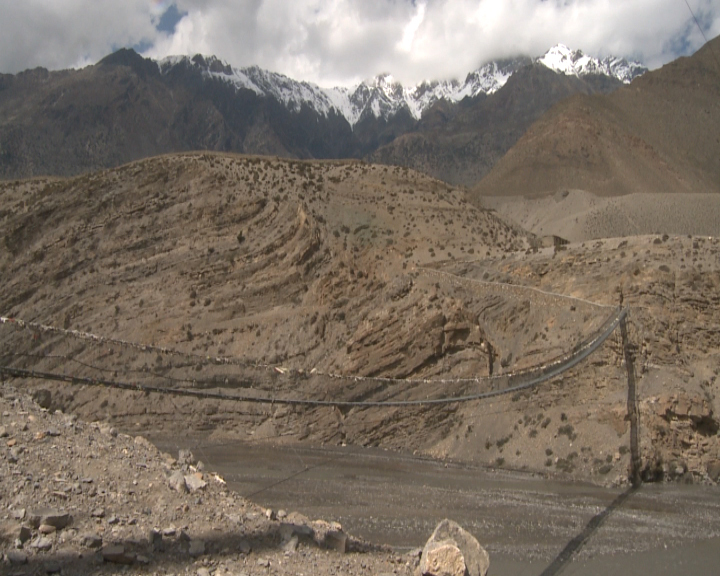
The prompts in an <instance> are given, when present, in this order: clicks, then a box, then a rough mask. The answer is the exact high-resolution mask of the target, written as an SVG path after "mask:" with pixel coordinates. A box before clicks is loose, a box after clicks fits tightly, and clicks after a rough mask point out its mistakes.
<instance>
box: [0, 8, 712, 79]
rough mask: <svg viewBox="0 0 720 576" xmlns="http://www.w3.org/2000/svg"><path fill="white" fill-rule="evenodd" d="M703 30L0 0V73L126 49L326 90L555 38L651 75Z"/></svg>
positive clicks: (575, 17) (640, 21)
mask: <svg viewBox="0 0 720 576" xmlns="http://www.w3.org/2000/svg"><path fill="white" fill-rule="evenodd" d="M691 10H692V12H694V14H695V17H696V18H697V21H698V23H699V26H698V24H696V22H695V19H694V18H693V15H692V14H691ZM701 30H702V32H701ZM703 33H704V35H705V37H707V38H708V39H711V38H714V37H715V36H717V35H718V34H720V0H22V1H18V0H0V73H17V72H19V71H21V70H25V69H28V68H34V67H37V66H42V67H45V68H48V69H51V70H57V69H63V68H76V67H82V66H86V65H89V64H94V63H95V62H97V61H98V60H100V59H101V58H103V57H104V56H106V55H107V54H109V53H111V52H113V51H115V50H117V49H118V48H122V47H132V48H135V49H136V50H137V51H138V52H140V53H141V54H143V55H144V56H147V57H152V58H162V57H165V56H168V55H194V54H197V53H201V54H205V55H215V56H217V57H219V58H220V59H222V60H224V61H226V62H228V63H230V64H231V65H233V66H236V67H243V66H251V65H258V66H260V67H262V68H266V69H268V70H271V71H274V72H280V73H282V74H286V75H288V76H290V77H292V78H295V79H297V80H307V81H310V82H314V83H316V84H319V85H321V86H324V87H331V86H349V85H353V84H355V83H357V82H359V81H361V80H364V79H367V78H371V77H373V76H375V75H377V74H380V73H390V74H392V75H393V76H394V77H395V78H396V79H398V80H400V81H401V82H403V83H405V84H406V85H411V84H416V83H418V82H420V81H422V80H434V79H438V80H440V79H450V78H458V79H462V78H464V77H465V75H466V74H467V73H468V72H470V71H472V70H475V69H477V68H478V67H480V66H481V65H482V64H483V63H485V62H488V61H490V60H493V59H497V58H504V57H511V56H517V55H528V56H540V55H542V54H544V53H545V52H546V51H547V49H548V48H550V47H551V46H554V45H556V44H559V43H562V44H565V45H567V46H569V47H571V48H573V49H581V50H583V52H585V53H586V54H589V55H591V56H595V57H604V56H608V55H615V56H623V57H627V58H628V59H636V60H639V61H640V62H642V63H643V64H645V65H646V66H648V67H649V68H651V69H654V68H658V67H660V66H661V65H663V64H665V63H667V62H669V61H671V60H674V59H675V58H677V57H678V56H683V55H690V54H692V53H693V52H695V51H696V50H697V49H698V48H700V47H701V46H702V45H703V43H704V39H703Z"/></svg>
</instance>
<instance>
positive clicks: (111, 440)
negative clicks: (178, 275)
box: [0, 387, 414, 575]
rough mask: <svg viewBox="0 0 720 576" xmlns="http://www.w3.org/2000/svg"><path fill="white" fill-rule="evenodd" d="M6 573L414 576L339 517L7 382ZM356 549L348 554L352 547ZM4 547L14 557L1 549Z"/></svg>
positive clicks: (0, 482)
mask: <svg viewBox="0 0 720 576" xmlns="http://www.w3.org/2000/svg"><path fill="white" fill-rule="evenodd" d="M0 411H1V412H2V416H0V438H2V441H3V444H8V445H9V448H7V450H5V452H6V454H5V455H4V457H3V458H2V459H1V460H0V472H2V473H1V474H0V498H2V502H3V504H4V506H3V509H4V510H3V515H2V516H1V517H0V556H3V557H2V559H0V562H1V564H0V565H2V570H3V573H4V574H58V573H62V574H76V575H90V574H93V575H94V574H108V575H110V574H119V573H121V574H148V573H162V574H166V573H192V574H199V575H202V574H208V575H209V574H210V571H211V570H212V572H213V573H215V574H267V573H268V571H269V570H271V571H272V573H273V574H298V573H303V572H305V573H312V574H322V575H329V574H337V573H338V570H339V569H340V568H339V567H340V566H341V567H342V568H341V571H342V573H344V574H365V573H367V571H368V570H372V571H373V572H374V573H382V572H393V571H397V573H400V574H410V573H411V572H412V569H413V568H414V563H413V562H412V559H411V558H410V557H405V558H403V557H401V556H399V555H395V554H391V553H389V552H387V551H382V550H380V549H378V548H377V547H372V554H370V553H367V552H369V550H370V549H371V547H370V546H368V545H367V544H365V543H364V542H362V541H358V540H357V539H354V538H352V537H349V536H348V535H347V534H345V533H344V532H343V530H342V527H341V526H340V525H339V524H337V523H335V522H332V523H330V522H325V521H314V522H313V521H310V520H309V519H308V518H305V517H304V516H302V515H301V514H298V513H296V512H292V511H290V512H289V513H288V512H285V511H279V510H275V511H274V510H270V509H265V508H261V507H259V506H256V505H254V504H252V503H250V502H248V501H246V500H245V499H244V498H242V497H240V496H238V495H237V494H235V493H233V492H231V491H230V490H228V489H227V487H226V485H225V481H224V480H223V479H222V478H221V477H220V476H218V475H217V474H214V473H209V472H207V471H206V470H205V468H204V465H203V464H202V462H198V460H197V459H196V458H194V457H193V455H192V454H191V453H190V452H189V451H186V450H183V451H181V453H180V454H176V455H175V456H178V458H175V457H173V456H171V455H170V454H163V453H161V452H159V451H158V450H157V449H156V448H155V447H154V446H153V445H152V444H150V443H149V442H148V441H147V440H146V439H145V438H143V437H141V436H135V437H132V436H128V435H126V434H122V433H118V431H117V430H116V429H115V428H113V427H111V426H109V425H107V424H98V423H91V424H88V423H86V422H83V421H82V420H78V418H77V417H75V416H73V415H65V414H60V413H55V414H51V413H48V411H47V410H41V408H40V407H39V406H38V405H37V404H35V403H34V402H33V401H32V399H31V398H29V397H28V396H26V395H25V394H23V393H21V392H19V391H17V390H13V389H11V388H9V387H3V389H2V390H0ZM345 552H347V554H345ZM3 553H4V554H3Z"/></svg>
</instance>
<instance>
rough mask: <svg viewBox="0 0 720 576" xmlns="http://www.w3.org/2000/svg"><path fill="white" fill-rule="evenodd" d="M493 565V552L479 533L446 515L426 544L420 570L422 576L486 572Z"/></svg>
mask: <svg viewBox="0 0 720 576" xmlns="http://www.w3.org/2000/svg"><path fill="white" fill-rule="evenodd" d="M489 567H490V556H488V553H487V552H486V551H485V549H484V548H483V547H482V546H480V543H479V542H478V541H477V540H476V539H475V537H474V536H473V535H472V534H470V532H468V531H467V530H465V529H463V528H462V527H461V526H460V525H459V524H458V523H457V522H453V521H452V520H447V519H445V520H443V521H442V522H440V524H438V525H437V527H436V528H435V531H434V532H433V533H432V536H430V539H429V540H428V541H427V543H426V544H425V548H423V551H422V556H421V557H420V567H419V572H420V574H422V576H465V575H466V574H467V575H468V576H485V575H486V574H487V571H488V568H489Z"/></svg>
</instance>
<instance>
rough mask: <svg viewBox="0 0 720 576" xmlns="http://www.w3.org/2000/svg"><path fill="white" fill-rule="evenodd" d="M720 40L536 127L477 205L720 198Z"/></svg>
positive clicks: (560, 108)
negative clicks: (571, 196) (582, 196)
mask: <svg viewBox="0 0 720 576" xmlns="http://www.w3.org/2000/svg"><path fill="white" fill-rule="evenodd" d="M718 54H720V37H719V38H715V39H714V40H712V41H711V42H709V43H708V44H706V45H705V46H704V47H703V48H702V49H700V50H699V51H698V52H697V53H696V54H694V55H693V56H692V57H689V58H680V59H678V60H676V61H674V62H672V63H670V64H668V65H666V66H664V67H663V68H661V69H660V70H656V71H653V72H649V73H647V74H645V75H643V76H642V77H639V78H637V79H635V80H634V81H633V82H632V84H631V85H630V86H628V87H625V88H621V89H620V90H618V91H616V92H614V93H612V94H610V95H607V96H597V95H596V96H584V95H582V96H575V97H573V98H571V99H569V100H567V101H564V102H561V103H560V104H558V105H556V106H555V107H554V108H553V109H552V110H550V111H549V112H548V113H547V114H546V115H545V116H543V117H542V118H541V119H540V120H538V121H537V122H536V123H535V124H533V125H532V126H531V127H530V129H529V130H528V131H527V133H526V134H525V135H524V136H523V137H522V138H521V139H520V140H519V141H518V142H517V144H516V145H515V146H513V148H512V149H510V150H509V151H508V153H507V154H506V155H505V157H504V158H503V159H502V160H501V161H500V162H499V163H498V164H497V165H496V166H495V167H494V168H493V170H492V172H490V173H489V174H488V175H487V176H486V177H485V178H484V179H483V180H482V181H481V182H480V184H478V185H477V186H476V187H475V188H474V189H473V192H472V196H473V198H475V200H476V201H478V199H479V198H481V197H483V196H488V195H494V196H513V195H514V196H520V195H523V196H527V197H539V196H548V195H551V194H554V193H556V192H562V191H564V190H575V189H578V190H584V191H587V192H590V193H592V194H595V195H600V196H615V195H622V194H631V193H659V192H662V193H669V192H679V193H685V192H698V193H707V192H709V193H718V192H720V136H718V135H719V134H720V63H719V61H720V60H719V57H718Z"/></svg>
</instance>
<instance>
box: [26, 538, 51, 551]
mask: <svg viewBox="0 0 720 576" xmlns="http://www.w3.org/2000/svg"><path fill="white" fill-rule="evenodd" d="M30 548H35V549H36V550H42V551H43V552H47V551H48V550H50V549H51V548H52V540H50V538H48V537H47V536H40V537H38V538H36V539H35V540H33V541H32V542H31V543H30Z"/></svg>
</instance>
